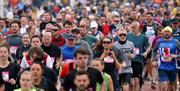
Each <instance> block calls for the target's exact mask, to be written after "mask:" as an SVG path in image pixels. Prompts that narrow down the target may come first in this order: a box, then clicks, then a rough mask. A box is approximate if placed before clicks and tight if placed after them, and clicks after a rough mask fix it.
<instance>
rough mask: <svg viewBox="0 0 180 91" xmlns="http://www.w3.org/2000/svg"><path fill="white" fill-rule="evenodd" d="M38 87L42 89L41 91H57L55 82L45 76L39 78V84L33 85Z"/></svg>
mask: <svg viewBox="0 0 180 91" xmlns="http://www.w3.org/2000/svg"><path fill="white" fill-rule="evenodd" d="M34 86H35V87H36V88H38V89H40V90H41V89H42V90H43V91H57V89H56V87H55V84H54V83H53V82H51V81H50V80H48V79H46V78H45V77H42V78H41V82H40V84H39V85H34Z"/></svg>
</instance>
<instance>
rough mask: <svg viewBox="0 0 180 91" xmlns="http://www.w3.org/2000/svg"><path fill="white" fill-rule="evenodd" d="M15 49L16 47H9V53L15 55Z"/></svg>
mask: <svg viewBox="0 0 180 91" xmlns="http://www.w3.org/2000/svg"><path fill="white" fill-rule="evenodd" d="M17 48H18V47H17V46H11V47H10V53H11V54H16V51H17Z"/></svg>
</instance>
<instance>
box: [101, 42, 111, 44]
mask: <svg viewBox="0 0 180 91" xmlns="http://www.w3.org/2000/svg"><path fill="white" fill-rule="evenodd" d="M110 43H111V42H110V41H103V44H110Z"/></svg>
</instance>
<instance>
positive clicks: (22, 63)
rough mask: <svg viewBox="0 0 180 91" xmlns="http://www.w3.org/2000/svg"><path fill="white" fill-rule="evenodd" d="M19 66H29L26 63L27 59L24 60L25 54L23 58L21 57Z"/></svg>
mask: <svg viewBox="0 0 180 91" xmlns="http://www.w3.org/2000/svg"><path fill="white" fill-rule="evenodd" d="M20 67H21V68H23V69H25V68H28V67H29V64H28V63H27V60H26V57H25V56H23V58H22V61H21V63H20Z"/></svg>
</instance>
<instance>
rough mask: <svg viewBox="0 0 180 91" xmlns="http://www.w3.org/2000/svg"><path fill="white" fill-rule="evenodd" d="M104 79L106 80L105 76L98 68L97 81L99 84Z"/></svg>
mask: <svg viewBox="0 0 180 91" xmlns="http://www.w3.org/2000/svg"><path fill="white" fill-rule="evenodd" d="M103 81H104V80H103V77H102V75H101V73H100V71H98V70H97V82H98V83H99V84H102V83H103Z"/></svg>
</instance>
